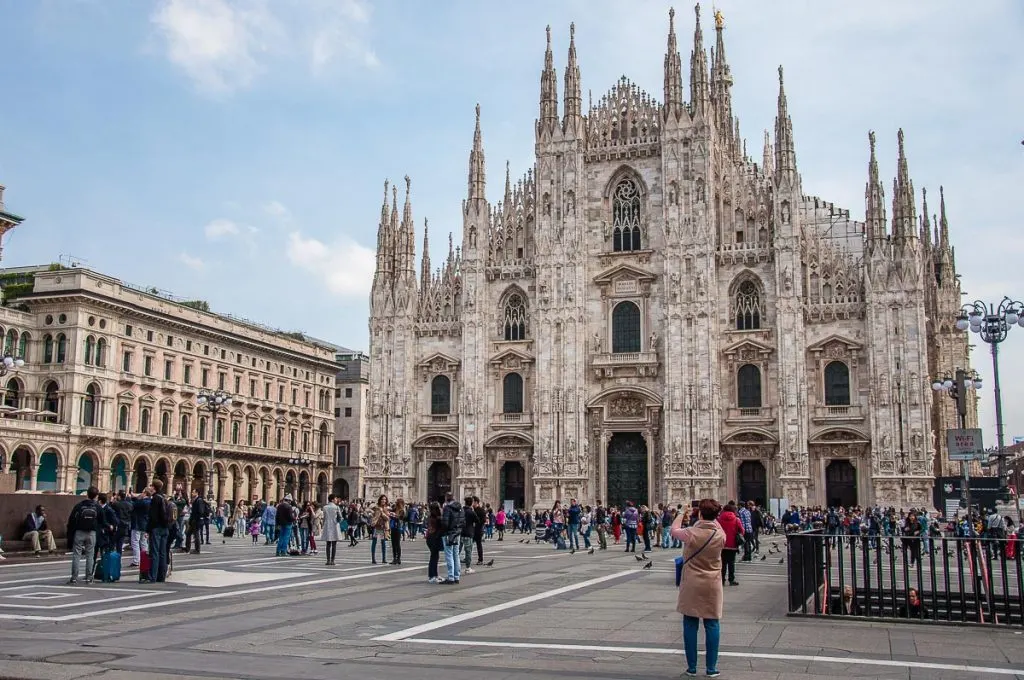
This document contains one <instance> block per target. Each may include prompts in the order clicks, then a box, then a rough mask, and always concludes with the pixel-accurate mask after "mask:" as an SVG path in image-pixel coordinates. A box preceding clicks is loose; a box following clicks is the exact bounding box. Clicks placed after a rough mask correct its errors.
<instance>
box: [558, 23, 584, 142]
mask: <svg viewBox="0 0 1024 680" xmlns="http://www.w3.org/2000/svg"><path fill="white" fill-rule="evenodd" d="M582 106H583V95H582V93H581V92H580V67H579V64H577V63H576V24H569V62H568V63H567V64H566V66H565V118H564V119H563V121H562V131H563V132H565V133H566V134H570V133H571V134H572V135H573V136H581V135H582V133H583V116H582V113H581V111H580V109H581V108H582Z"/></svg>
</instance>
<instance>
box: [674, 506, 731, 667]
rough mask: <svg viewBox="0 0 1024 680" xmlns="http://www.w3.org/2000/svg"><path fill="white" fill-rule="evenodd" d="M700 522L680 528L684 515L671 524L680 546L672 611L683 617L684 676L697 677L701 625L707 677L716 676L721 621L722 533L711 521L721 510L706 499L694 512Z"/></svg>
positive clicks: (716, 524)
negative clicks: (679, 577)
mask: <svg viewBox="0 0 1024 680" xmlns="http://www.w3.org/2000/svg"><path fill="white" fill-rule="evenodd" d="M697 511H698V513H699V514H700V519H699V520H697V522H696V523H695V524H694V525H693V526H691V527H684V526H683V519H684V518H685V517H686V516H687V515H686V514H685V513H679V515H678V516H677V517H676V520H675V522H673V524H672V530H671V532H670V533H671V535H672V538H674V539H676V540H679V541H682V542H683V575H682V580H681V581H680V583H679V597H678V599H677V600H676V611H677V612H679V613H680V614H682V615H683V647H684V648H685V650H686V675H688V676H696V675H697V628H698V627H699V626H700V622H701V620H702V619H703V621H704V653H705V656H706V657H707V665H708V677H709V678H714V677H717V676H718V675H719V672H718V641H719V634H720V632H719V623H718V622H719V620H720V619H721V618H722V548H723V547H724V546H725V532H724V531H722V527H721V526H720V525H719V524H718V522H716V521H715V520H716V519H717V518H718V513H719V512H721V511H722V506H721V505H719V504H718V502H717V501H715V500H712V499H710V498H706V499H704V500H702V501H701V502H700V504H699V505H698V508H697Z"/></svg>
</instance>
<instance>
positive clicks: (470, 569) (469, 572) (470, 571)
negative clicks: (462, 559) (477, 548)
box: [464, 567, 476, 574]
mask: <svg viewBox="0 0 1024 680" xmlns="http://www.w3.org/2000/svg"><path fill="white" fill-rule="evenodd" d="M464 573H466V574H475V573H476V570H475V569H473V567H470V568H469V569H467V570H466V571H465V572H464Z"/></svg>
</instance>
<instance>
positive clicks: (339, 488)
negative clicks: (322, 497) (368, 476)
mask: <svg viewBox="0 0 1024 680" xmlns="http://www.w3.org/2000/svg"><path fill="white" fill-rule="evenodd" d="M333 490H334V495H335V496H337V497H338V498H340V499H341V500H343V501H347V500H351V499H350V498H349V495H348V482H346V481H345V480H344V479H335V480H334V488H333Z"/></svg>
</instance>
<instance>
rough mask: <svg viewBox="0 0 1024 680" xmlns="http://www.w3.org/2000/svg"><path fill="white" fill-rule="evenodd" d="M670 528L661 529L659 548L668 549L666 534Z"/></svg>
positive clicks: (667, 536) (667, 535)
mask: <svg viewBox="0 0 1024 680" xmlns="http://www.w3.org/2000/svg"><path fill="white" fill-rule="evenodd" d="M671 528H672V527H671V526H667V527H662V528H661V547H662V548H663V549H665V548H668V541H669V534H668V532H669V530H670V529H671Z"/></svg>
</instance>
